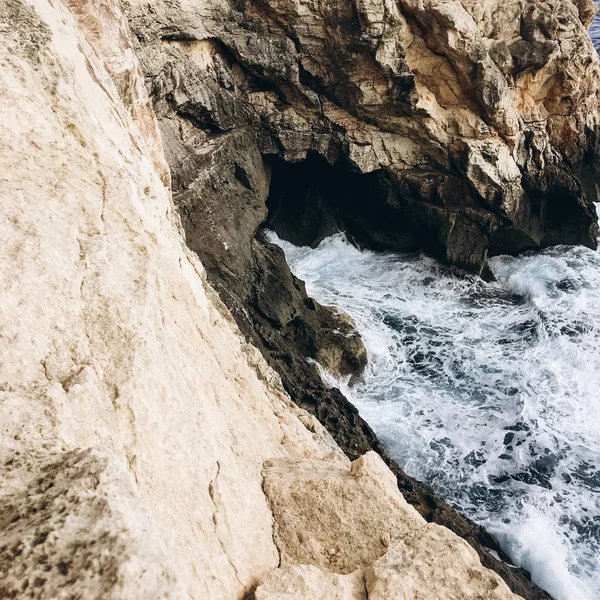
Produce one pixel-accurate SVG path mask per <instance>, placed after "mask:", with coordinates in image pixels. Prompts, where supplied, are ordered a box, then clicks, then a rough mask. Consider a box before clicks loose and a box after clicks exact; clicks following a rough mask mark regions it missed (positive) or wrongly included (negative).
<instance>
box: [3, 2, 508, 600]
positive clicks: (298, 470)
mask: <svg viewBox="0 0 600 600" xmlns="http://www.w3.org/2000/svg"><path fill="white" fill-rule="evenodd" d="M0 35H1V36H2V41H1V42H0V194H1V198H0V201H1V203H0V207H1V209H0V215H1V218H0V252H1V255H2V257H3V260H2V262H1V263H0V338H1V342H0V353H1V354H0V465H1V467H0V596H7V597H19V595H21V596H23V597H31V598H40V599H41V598H44V599H45V598H65V599H66V598H82V599H85V600H88V599H89V600H91V599H96V598H107V599H111V598H119V599H120V598H123V599H125V598H136V599H137V598H139V599H145V598H147V599H156V598H186V597H188V598H197V599H208V598H210V599H215V600H218V599H232V598H243V597H244V596H246V595H247V594H249V593H251V592H252V591H253V589H254V588H255V587H256V586H257V585H259V584H261V583H262V582H264V586H262V588H260V589H259V591H258V592H257V598H271V599H272V598H276V597H277V598H307V597H314V598H317V597H319V596H318V595H312V592H310V593H309V591H310V590H315V589H317V588H318V587H319V586H320V585H321V583H320V582H322V581H329V582H330V583H329V584H328V585H330V586H331V587H332V588H337V589H338V590H339V593H338V595H337V596H336V595H331V596H327V597H328V598H336V597H339V598H342V597H361V596H360V595H361V594H363V590H364V588H363V587H358V588H357V585H356V582H357V580H358V579H360V581H363V580H364V576H363V574H362V573H359V574H356V573H355V574H354V575H343V576H340V575H337V574H335V573H328V572H326V571H325V568H326V567H328V565H327V564H326V561H324V560H322V558H320V557H319V556H317V558H315V559H314V560H313V562H315V563H316V564H317V565H318V566H320V567H322V568H321V569H318V567H317V566H314V567H306V566H304V567H303V566H300V565H298V564H294V563H293V562H292V563H291V564H288V565H287V566H284V567H283V569H290V570H289V571H283V570H281V569H279V570H278V569H277V568H278V566H279V564H280V554H282V555H284V554H285V561H286V562H289V561H293V560H295V561H296V563H298V562H300V561H301V560H304V559H305V557H304V555H301V554H300V551H299V550H298V551H294V552H292V551H291V550H290V547H291V546H290V545H288V543H287V542H286V547H285V549H282V547H278V545H280V544H281V540H280V538H281V539H284V536H283V534H281V532H283V531H285V530H286V527H287V520H289V519H290V518H291V517H290V515H291V516H293V517H294V518H297V521H294V523H295V525H294V527H296V529H297V530H298V532H300V528H304V530H305V531H304V535H307V536H308V537H309V538H310V539H308V541H307V542H306V544H304V543H301V544H300V545H299V548H300V549H301V550H303V551H304V549H305V547H308V548H312V547H313V546H314V545H315V544H317V543H321V541H322V540H325V541H327V543H328V544H330V545H332V546H333V547H335V548H337V549H338V550H337V552H338V554H339V555H340V556H343V561H341V562H339V563H338V562H337V561H333V562H335V564H334V568H335V570H338V571H341V572H346V571H348V570H353V569H354V568H355V566H360V567H361V568H362V567H364V566H367V567H368V568H370V569H371V571H372V573H373V577H375V579H376V580H377V579H378V578H381V579H382V580H384V583H382V585H386V586H388V588H389V585H388V581H391V579H390V577H389V575H388V573H389V570H390V569H392V570H394V569H395V568H396V567H395V566H394V565H395V563H394V561H395V560H397V555H396V554H393V555H391V557H390V558H389V560H388V559H387V558H386V555H384V553H385V552H386V548H387V546H388V545H389V544H390V543H391V541H392V540H393V541H394V542H396V541H397V542H400V541H401V539H404V537H405V535H409V534H414V535H416V536H417V539H418V536H419V531H420V530H419V527H422V526H423V523H422V521H421V520H420V517H418V516H417V515H416V513H415V512H414V511H413V510H412V509H410V508H409V507H408V506H407V505H406V503H405V502H404V501H403V499H402V498H401V496H400V495H399V493H398V491H397V489H396V487H395V485H394V482H393V477H392V475H391V473H390V472H389V471H387V468H386V467H385V466H384V465H383V463H382V462H381V461H380V459H378V458H377V457H376V456H374V455H368V456H366V457H364V458H363V459H359V460H358V461H355V463H353V465H352V467H351V468H350V467H349V463H348V461H347V459H346V458H344V456H343V455H342V453H341V452H340V450H339V449H337V448H336V447H335V445H334V444H333V442H332V440H331V438H330V437H328V435H327V434H325V432H324V430H323V428H322V427H321V426H320V425H319V424H318V423H316V422H315V421H314V419H312V418H311V417H309V416H308V415H306V414H305V413H303V412H302V411H300V410H299V409H297V408H296V407H295V406H293V405H292V404H291V402H290V400H289V398H287V396H286V395H285V394H284V393H283V391H282V389H281V385H280V383H279V380H278V378H277V377H276V376H275V375H274V374H273V372H272V371H270V370H269V368H268V367H267V366H266V365H265V363H264V362H263V360H262V358H261V357H260V356H259V354H258V352H257V351H256V350H255V349H254V348H252V347H249V346H248V345H246V344H245V343H244V342H243V340H242V339H241V336H240V335H239V333H238V332H237V329H236V327H235V326H234V324H233V321H232V319H231V317H230V315H229V314H228V313H227V311H226V310H225V308H224V307H223V305H222V304H221V303H220V302H219V300H218V298H217V297H216V295H215V293H214V292H213V291H212V290H211V289H210V288H209V287H208V286H207V284H206V283H205V279H204V272H203V268H202V265H201V264H200V262H199V261H198V259H197V257H196V256H195V255H194V254H192V253H191V252H190V251H189V250H187V248H186V246H185V243H184V240H183V238H182V235H181V233H180V229H179V225H178V222H177V219H176V217H175V213H174V211H173V206H172V203H171V198H170V192H169V188H168V184H169V175H168V170H167V168H166V164H165V162H164V159H163V157H162V149H161V142H160V139H159V136H158V134H157V127H156V123H155V120H154V117H153V114H152V112H151V111H150V109H149V106H148V102H147V98H146V95H145V91H144V87H143V84H142V79H141V76H140V73H139V69H138V66H137V62H136V59H135V56H134V54H133V52H132V50H131V43H130V39H129V33H128V30H127V26H126V23H125V21H124V19H123V16H122V14H121V12H120V8H119V4H118V2H116V1H114V0H97V1H96V2H91V1H85V0H81V1H80V0H72V1H71V2H63V1H61V0H31V2H29V0H3V2H2V4H1V6H0ZM324 458H326V460H324V461H321V459H324ZM267 461H268V462H267ZM319 461H321V462H319ZM264 465H266V467H265V470H264V473H265V481H264V482H263V466H264ZM307 481H308V482H312V483H311V485H313V484H314V486H315V487H314V490H316V492H315V493H314V494H313V495H311V494H307V495H303V489H302V487H296V489H295V491H294V487H293V486H297V485H304V483H305V482H307ZM263 483H264V485H265V491H266V492H267V494H268V496H269V497H268V501H267V497H266V495H265V493H264V492H263ZM319 490H322V493H323V496H322V498H323V505H322V506H323V507H326V511H324V512H322V511H321V509H320V507H321V504H319V503H320V502H321V500H320V498H321V492H320V491H319ZM290 494H291V495H292V496H293V497H294V498H295V499H296V500H297V508H298V513H296V512H288V511H287V510H286V506H285V504H284V502H285V500H286V499H287V498H288V497H289V495H290ZM313 502H314V504H313ZM269 503H270V505H271V506H272V507H273V509H274V514H275V518H276V519H277V521H276V522H275V523H274V521H273V514H272V512H271V510H270V506H269ZM290 509H291V507H290ZM319 513H322V515H323V516H322V518H318V519H317V515H318V514H319ZM307 516H308V518H307ZM325 517H326V518H325ZM336 519H337V521H338V523H344V524H346V530H344V529H343V528H342V529H340V528H339V527H338V526H337V524H336ZM274 526H275V531H276V532H277V533H276V535H275V541H274V537H273V532H274ZM380 526H382V528H383V529H385V531H381V532H379V531H376V530H375V529H377V528H378V527H380ZM296 529H295V530H296ZM342 532H344V533H345V532H349V533H352V535H353V536H354V539H355V540H358V541H359V542H360V543H359V544H358V546H357V545H356V544H350V543H348V540H346V539H340V534H341V533H342ZM388 533H389V540H388ZM280 534H281V535H280ZM363 535H364V536H365V538H364V540H363V539H359V538H361V536H363ZM357 536H358V538H357ZM445 536H446V537H444V539H443V540H442V541H441V542H440V543H443V544H445V545H443V548H442V549H444V551H445V549H447V548H448V544H450V546H451V545H452V543H453V540H454V542H455V543H456V544H457V547H458V548H463V546H462V545H460V544H461V542H460V541H459V540H458V539H457V538H455V537H454V536H453V535H452V534H450V533H446V534H445ZM376 538H377V540H376ZM411 539H413V538H411ZM434 541H435V540H432V541H431V543H432V544H433V542H434ZM275 542H277V544H278V545H276V543H275ZM363 543H364V548H362V544H363ZM430 548H431V551H432V553H435V552H436V551H437V550H436V547H433V546H432V545H431V544H430ZM461 552H462V550H461ZM382 555H384V556H383V558H380V557H381V556H382ZM461 556H462V555H461V554H460V553H457V555H456V560H459V561H462V560H463V558H461ZM377 559H379V561H378V562H375V563H374V561H376V560H377ZM467 559H468V561H469V562H468V565H467V566H465V565H463V564H462V563H461V564H460V565H458V566H457V569H458V571H457V572H459V573H463V571H464V569H465V568H467V567H468V568H469V569H472V570H474V572H476V573H479V574H480V575H481V577H483V578H485V577H489V574H488V573H487V571H485V570H484V569H482V567H481V565H479V564H478V563H477V561H474V560H473V557H472V555H471V556H469V557H467ZM449 560H452V557H450V559H449ZM381 561H383V562H381ZM330 562H331V561H330ZM373 563H374V564H373ZM465 564H467V563H465ZM371 565H372V566H371ZM390 565H391V566H390ZM427 568H428V569H430V570H431V577H433V578H434V579H436V578H439V579H436V581H435V583H436V585H438V588H439V587H440V586H442V587H443V586H444V579H443V578H444V577H445V573H444V572H440V571H438V570H436V567H435V565H434V566H430V565H428V566H427ZM461 569H462V570H461ZM371 571H369V572H371ZM357 578H358V579H357ZM414 580H415V581H419V582H420V581H421V580H418V578H415V579H414ZM376 584H377V581H376V583H375V584H374V585H376ZM393 585H394V586H396V583H393ZM397 585H398V586H400V587H402V586H404V583H403V581H400V582H398V584H397ZM411 585H413V584H411ZM415 585H416V584H415ZM418 585H419V586H422V587H420V588H419V590H420V591H419V593H420V594H421V596H414V597H415V598H416V597H422V595H423V594H426V593H428V592H427V590H429V589H431V588H430V587H427V586H428V585H430V581H429V580H428V581H427V582H425V583H419V584H418ZM503 585H504V584H502V583H499V584H498V586H499V587H500V588H502V586H503ZM286 586H287V587H286ZM292 588H293V589H292ZM388 588H386V589H388ZM413 588H414V586H413ZM413 588H411V589H413ZM286 589H290V590H291V591H289V592H287V591H285V590H286ZM394 589H395V588H394ZM402 589H404V588H402ZM503 589H505V588H503ZM277 590H279V591H277ZM336 593H337V592H336ZM386 593H387V592H386ZM390 593H392V592H390ZM393 593H394V594H395V593H396V592H395V591H394V592H393ZM402 593H404V592H402ZM261 594H262V596H261ZM269 594H270V595H269ZM273 594H275V595H273ZM277 594H279V596H277ZM294 594H296V595H294ZM398 594H400V592H398ZM322 597H325V596H322ZM389 597H399V598H400V597H404V596H401V595H397V596H389ZM407 597H408V596H407ZM410 597H412V596H410ZM429 597H430V596H429ZM464 597H473V598H475V597H476V596H468V595H465V596H464ZM485 597H490V598H495V597H496V596H492V595H490V596H485ZM498 597H499V596H498ZM502 597H510V594H509V593H508V592H507V591H506V590H505V596H502Z"/></svg>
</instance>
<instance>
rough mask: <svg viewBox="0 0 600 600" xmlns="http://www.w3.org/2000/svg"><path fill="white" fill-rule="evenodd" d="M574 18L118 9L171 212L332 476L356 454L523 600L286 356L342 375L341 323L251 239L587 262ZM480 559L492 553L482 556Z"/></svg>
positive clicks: (516, 2)
mask: <svg viewBox="0 0 600 600" xmlns="http://www.w3.org/2000/svg"><path fill="white" fill-rule="evenodd" d="M595 11H596V8H595V5H594V3H593V1H592V0H578V1H577V2H576V3H574V2H573V1H572V0H548V1H546V2H541V1H537V0H536V1H532V2H529V1H526V0H485V1H477V2H474V1H471V0H460V1H459V0H453V1H448V0H444V1H442V0H398V1H394V0H218V1H217V0H195V1H193V2H192V1H190V0H130V1H129V2H127V5H126V12H127V15H128V18H129V22H130V26H131V28H132V32H133V34H134V36H135V48H136V51H137V53H138V56H139V58H140V61H141V66H142V70H143V72H144V75H145V77H146V83H147V86H148V89H149V91H150V95H151V98H152V102H153V106H154V109H155V111H156V114H157V116H158V120H159V126H160V130H161V134H162V137H163V141H164V145H165V152H166V157H167V160H168V163H169V165H170V167H171V173H172V177H173V192H174V200H175V203H176V206H177V208H178V209H179V211H180V214H181V215H182V217H183V224H184V227H185V230H186V234H187V240H188V243H189V245H190V247H191V248H192V249H193V250H195V251H196V252H197V253H198V254H199V256H200V258H201V259H202V261H203V264H204V265H205V267H206V269H207V274H208V278H209V280H210V282H211V283H212V284H213V285H214V286H215V288H216V289H217V290H218V292H219V294H220V296H221V298H222V299H223V301H224V302H225V303H226V304H227V306H228V307H229V308H230V310H231V312H232V314H233V315H234V317H235V319H236V321H237V323H238V325H239V327H240V329H241V330H242V332H243V333H244V334H245V336H246V337H247V339H249V340H251V341H252V343H254V344H255V345H256V346H257V347H259V349H260V350H261V352H262V353H263V355H264V356H265V357H266V358H267V359H268V361H269V363H270V364H271V365H272V366H273V367H275V369H276V370H277V371H278V372H279V374H280V375H281V377H282V381H283V385H284V387H285V389H286V391H287V392H288V393H289V394H290V396H291V397H292V398H293V400H294V401H295V402H296V403H297V404H298V405H299V406H301V407H303V408H306V409H307V410H309V411H310V412H312V413H313V414H314V415H316V416H317V417H318V419H319V420H320V422H321V423H323V424H324V425H325V426H326V427H327V429H328V431H329V432H330V433H332V435H333V436H334V437H335V439H336V441H337V442H338V443H339V444H340V446H341V447H342V448H343V450H344V452H345V453H346V454H347V455H348V456H349V457H350V458H352V459H355V458H357V457H359V456H360V455H362V454H364V453H365V452H366V451H368V450H370V449H375V450H376V451H377V452H379V453H380V454H381V456H382V457H383V458H384V460H385V461H386V462H387V463H388V464H389V465H390V467H391V468H392V469H393V470H394V472H395V474H396V476H397V478H398V483H399V486H400V489H401V490H402V491H403V492H404V493H405V494H406V497H407V498H408V500H409V501H410V502H411V503H412V504H413V505H414V506H415V507H417V509H418V510H419V512H421V514H422V515H424V516H425V517H426V518H427V519H428V520H432V521H435V522H438V523H444V524H447V525H449V526H451V527H452V528H453V530H454V531H455V532H457V533H460V534H461V535H463V536H464V537H465V538H466V539H468V540H469V541H470V542H471V543H472V544H473V546H474V547H475V548H476V549H477V551H478V553H479V554H480V557H481V559H482V560H484V561H486V564H488V565H489V566H494V568H495V569H497V570H498V572H501V573H502V575H503V577H505V578H506V579H507V581H510V582H511V585H512V586H513V589H515V590H517V591H519V592H520V593H522V594H523V595H526V596H528V597H532V598H534V597H543V594H542V593H541V592H539V590H536V589H535V588H532V587H530V586H529V584H528V583H527V582H526V579H523V576H522V575H523V574H522V573H520V572H519V571H516V570H513V569H511V568H510V567H508V566H506V565H505V564H504V563H502V562H501V561H497V560H496V559H494V558H493V557H492V556H491V555H490V554H488V553H487V552H486V551H485V547H490V548H493V549H495V550H496V551H499V548H498V545H497V543H496V542H495V541H494V540H493V538H492V537H491V536H489V535H487V534H486V533H485V532H484V531H483V530H482V529H481V528H477V527H475V526H474V525H473V524H471V523H469V522H468V521H466V520H464V519H462V518H461V517H460V516H458V515H456V513H455V512H454V511H452V510H451V509H450V507H448V506H447V505H446V504H445V503H444V502H443V501H441V500H440V499H438V498H436V497H435V495H434V494H432V492H431V490H429V489H428V488H427V487H426V486H423V485H421V484H419V483H417V482H414V481H412V480H410V478H407V477H406V476H405V474H404V473H402V471H401V470H400V469H398V468H397V466H396V465H394V463H393V462H392V461H390V459H389V457H388V456H387V454H386V452H385V450H384V449H383V448H382V446H381V444H380V443H379V442H378V441H377V439H376V437H375V436H374V434H373V432H372V431H371V430H370V428H369V427H368V425H367V424H366V423H364V421H362V419H360V417H359V416H358V414H357V412H356V410H355V409H354V408H353V407H352V406H350V405H349V404H348V403H347V401H346V400H345V399H344V398H343V396H342V395H341V394H340V393H339V392H338V391H337V390H330V389H328V388H327V387H326V386H324V385H323V383H322V381H321V379H320V377H319V374H318V372H317V369H316V368H315V367H314V365H313V364H312V363H311V362H307V361H306V358H307V357H308V358H309V359H313V360H319V361H322V362H323V363H324V364H325V365H326V366H327V367H328V368H329V369H330V370H333V371H338V372H344V373H348V372H360V369H361V368H362V366H363V365H364V362H365V357H364V351H363V349H362V347H361V345H360V341H359V340H358V339H357V338H356V337H355V336H352V333H351V331H352V330H351V325H350V324H348V323H344V321H343V320H342V319H341V318H340V316H339V315H335V314H334V313H332V312H331V311H330V310H328V309H327V308H325V307H319V306H318V305H316V304H315V303H314V302H312V301H311V300H310V299H308V298H307V297H306V294H305V291H304V288H303V285H302V283H301V282H299V281H297V280H296V279H295V278H293V276H292V275H291V274H290V273H289V269H288V268H287V266H286V265H285V261H284V258H283V256H282V253H281V252H280V251H279V250H278V249H277V248H275V247H273V246H272V245H270V244H269V243H268V242H267V241H266V239H265V237H264V235H263V234H262V232H261V229H260V228H261V226H262V225H264V224H265V223H266V224H268V225H269V226H270V227H272V228H274V229H275V230H276V231H277V232H278V233H279V234H280V235H281V236H282V237H284V238H286V239H289V240H290V241H293V242H296V243H303V244H309V245H313V244H316V243H317V242H318V241H319V240H320V239H322V238H323V237H324V236H326V235H328V234H330V233H333V232H335V231H337V230H339V229H341V230H345V231H347V232H348V234H349V235H350V236H352V238H353V239H355V240H356V241H357V242H358V243H360V244H365V245H367V246H370V247H372V248H375V249H395V250H416V249H424V250H426V251H428V252H430V253H432V254H434V255H436V256H438V257H440V258H441V259H443V260H446V261H448V262H451V263H454V264H457V265H459V266H462V267H465V268H467V269H471V270H474V271H476V272H479V271H481V269H482V268H483V267H484V265H485V262H486V260H487V256H488V254H489V253H490V252H492V253H494V252H519V251H521V250H523V249H526V248H536V247H542V246H547V245H551V244H557V243H580V244H585V245H587V246H590V247H595V245H596V235H597V223H596V212H595V209H594V206H593V202H594V201H596V200H598V187H597V183H596V182H597V181H598V174H599V173H598V164H599V162H598V157H599V153H600V141H599V138H598V125H599V122H600V117H599V112H598V91H599V89H598V88H599V84H600V77H599V73H600V70H599V62H598V57H597V55H596V52H595V50H594V49H593V46H592V44H591V42H590V39H589V37H588V35H587V33H586V27H587V26H589V24H590V22H591V19H592V18H593V16H594V14H595ZM501 556H503V557H504V555H503V554H501Z"/></svg>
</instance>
